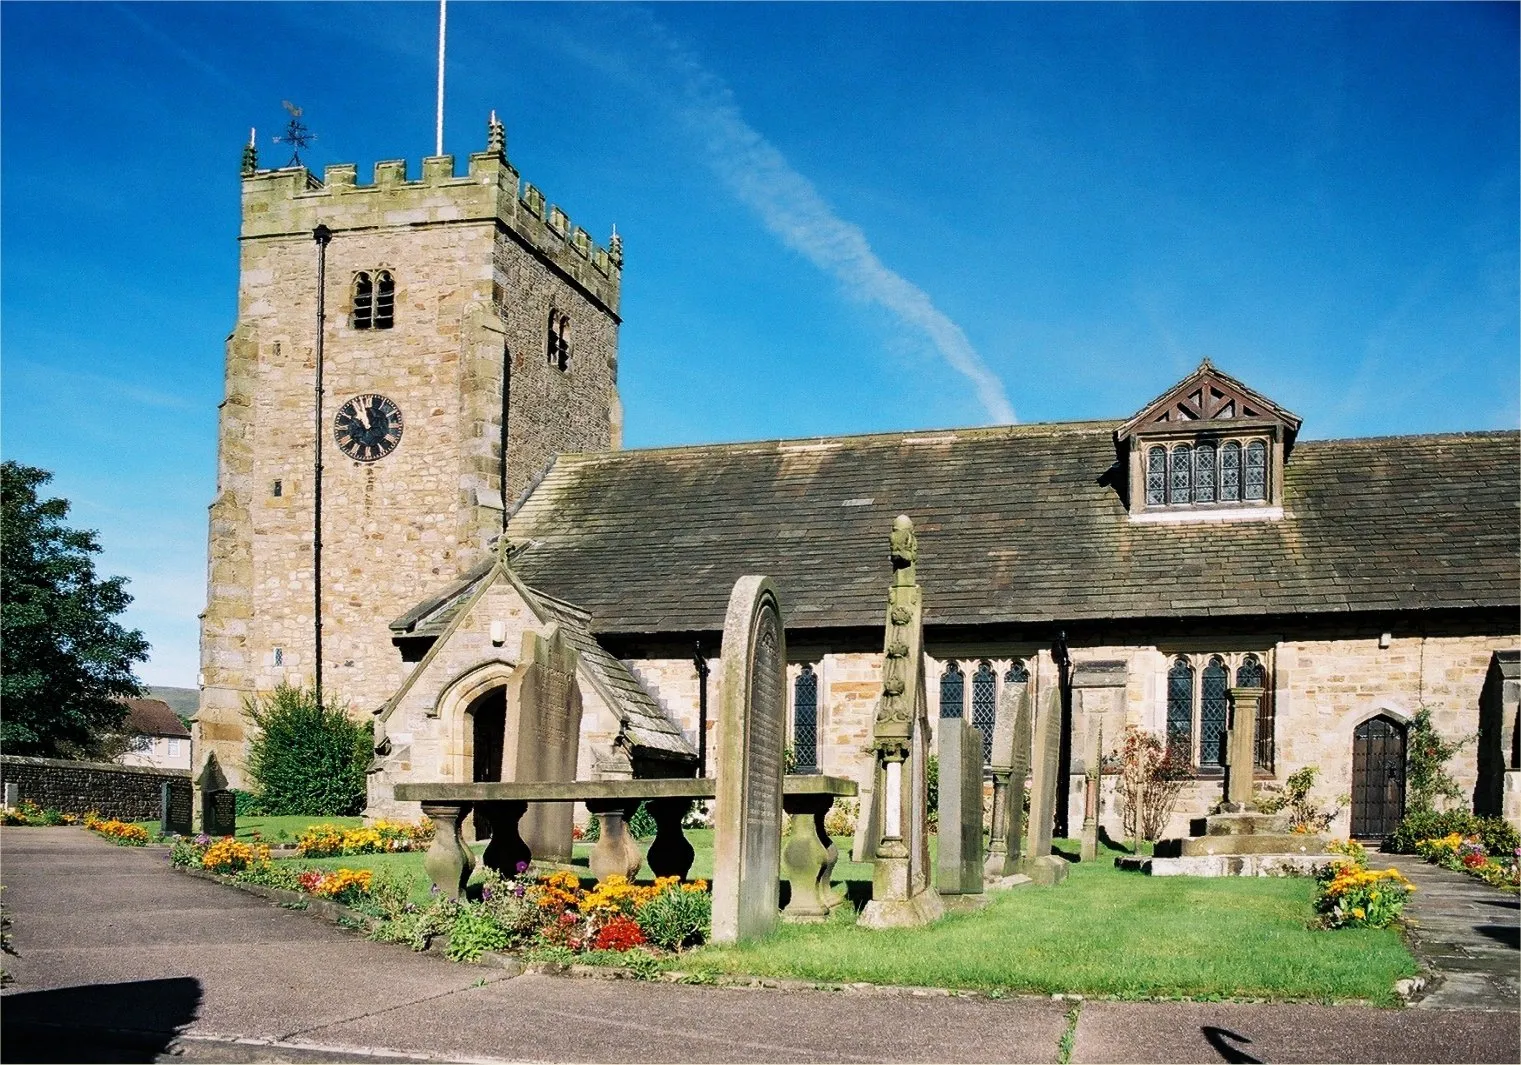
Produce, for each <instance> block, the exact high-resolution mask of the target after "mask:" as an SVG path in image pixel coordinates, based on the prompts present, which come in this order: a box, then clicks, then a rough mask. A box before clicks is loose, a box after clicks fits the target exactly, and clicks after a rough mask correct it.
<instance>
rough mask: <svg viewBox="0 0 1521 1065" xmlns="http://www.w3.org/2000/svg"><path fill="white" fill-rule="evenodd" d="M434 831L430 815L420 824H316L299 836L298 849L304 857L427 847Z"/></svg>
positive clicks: (410, 849)
mask: <svg viewBox="0 0 1521 1065" xmlns="http://www.w3.org/2000/svg"><path fill="white" fill-rule="evenodd" d="M433 831H434V826H433V822H432V821H431V820H429V819H428V818H426V817H424V818H423V819H422V820H421V821H418V822H417V823H416V824H412V823H410V822H406V821H386V820H378V821H376V822H375V823H374V824H371V825H364V826H361V827H359V828H347V829H345V828H339V827H338V826H337V825H329V824H322V825H313V826H312V827H311V828H309V829H307V830H306V831H305V832H303V833H301V835H300V836H299V837H298V838H297V840H296V850H297V853H299V854H300V855H301V857H303V858H331V857H334V856H337V855H340V854H385V853H388V852H395V851H412V850H426V849H427V846H428V844H429V843H431V842H433Z"/></svg>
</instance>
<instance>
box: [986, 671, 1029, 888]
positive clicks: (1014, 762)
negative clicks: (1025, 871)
mask: <svg viewBox="0 0 1521 1065" xmlns="http://www.w3.org/2000/svg"><path fill="white" fill-rule="evenodd" d="M992 767H993V824H992V829H991V831H990V833H989V843H988V857H987V861H986V862H985V863H984V864H983V873H984V875H985V876H986V877H987V879H988V880H989V881H990V882H993V881H1002V880H1003V879H1004V878H1006V877H1009V876H1013V875H1015V873H1016V871H1017V868H1018V865H1019V860H1020V858H1021V857H1023V856H1024V846H1025V781H1026V780H1028V779H1029V776H1030V686H1029V684H1028V683H1025V684H1005V685H1004V687H1003V695H1002V697H1001V698H1000V699H999V703H998V716H997V717H996V718H995V719H994V724H993V757H992Z"/></svg>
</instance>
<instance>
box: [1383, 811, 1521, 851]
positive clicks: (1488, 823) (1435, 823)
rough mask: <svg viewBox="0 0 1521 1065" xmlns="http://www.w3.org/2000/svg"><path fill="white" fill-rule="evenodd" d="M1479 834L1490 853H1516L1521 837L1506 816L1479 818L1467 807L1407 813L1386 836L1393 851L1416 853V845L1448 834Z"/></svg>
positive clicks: (1387, 843)
mask: <svg viewBox="0 0 1521 1065" xmlns="http://www.w3.org/2000/svg"><path fill="white" fill-rule="evenodd" d="M1453 834H1457V835H1458V836H1463V837H1467V836H1478V837H1479V840H1480V842H1482V843H1483V844H1484V850H1485V851H1486V852H1487V853H1489V854H1515V853H1516V848H1517V847H1521V836H1518V835H1517V834H1516V830H1515V829H1514V828H1512V827H1511V825H1510V822H1508V821H1506V820H1505V818H1503V817H1478V816H1475V815H1474V814H1471V813H1469V812H1468V811H1467V810H1443V811H1441V812H1437V811H1435V810H1416V811H1412V812H1410V813H1407V814H1406V815H1405V819H1404V820H1403V821H1401V822H1400V823H1399V825H1398V826H1397V827H1396V828H1395V830H1394V831H1393V832H1391V833H1389V835H1387V836H1385V837H1384V850H1385V851H1386V852H1387V853H1390V854H1415V853H1416V844H1418V843H1420V842H1421V841H1422V840H1426V839H1441V838H1442V837H1444V836H1451V835H1453Z"/></svg>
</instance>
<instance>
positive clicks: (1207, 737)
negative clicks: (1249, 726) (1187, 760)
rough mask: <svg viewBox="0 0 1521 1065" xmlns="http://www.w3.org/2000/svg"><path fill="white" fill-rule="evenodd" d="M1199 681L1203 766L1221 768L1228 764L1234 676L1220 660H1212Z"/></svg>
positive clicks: (1200, 762) (1201, 757) (1201, 759)
mask: <svg viewBox="0 0 1521 1065" xmlns="http://www.w3.org/2000/svg"><path fill="white" fill-rule="evenodd" d="M1199 679H1200V685H1199V764H1200V765H1201V766H1218V765H1222V764H1224V759H1223V755H1224V753H1225V720H1226V714H1227V712H1228V709H1229V700H1228V698H1227V695H1226V690H1227V689H1228V688H1229V687H1230V674H1229V673H1228V672H1227V671H1226V669H1225V663H1224V662H1222V661H1220V658H1219V657H1218V656H1216V657H1214V658H1211V659H1210V660H1209V664H1208V665H1206V666H1205V667H1204V672H1203V673H1202V674H1201V675H1200V678H1199Z"/></svg>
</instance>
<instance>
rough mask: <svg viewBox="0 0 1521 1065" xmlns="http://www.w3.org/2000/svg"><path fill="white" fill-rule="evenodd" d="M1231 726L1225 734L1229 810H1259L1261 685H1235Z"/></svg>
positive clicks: (1227, 805) (1226, 785)
mask: <svg viewBox="0 0 1521 1065" xmlns="http://www.w3.org/2000/svg"><path fill="white" fill-rule="evenodd" d="M1230 696H1231V727H1230V731H1229V732H1227V733H1226V737H1225V765H1226V770H1225V806H1224V810H1225V812H1226V813H1248V812H1250V811H1252V810H1255V809H1257V804H1256V803H1254V802H1253V801H1252V773H1253V768H1254V766H1255V764H1256V761H1257V704H1258V703H1260V702H1261V701H1262V689H1261V688H1232V689H1231V690H1230Z"/></svg>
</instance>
